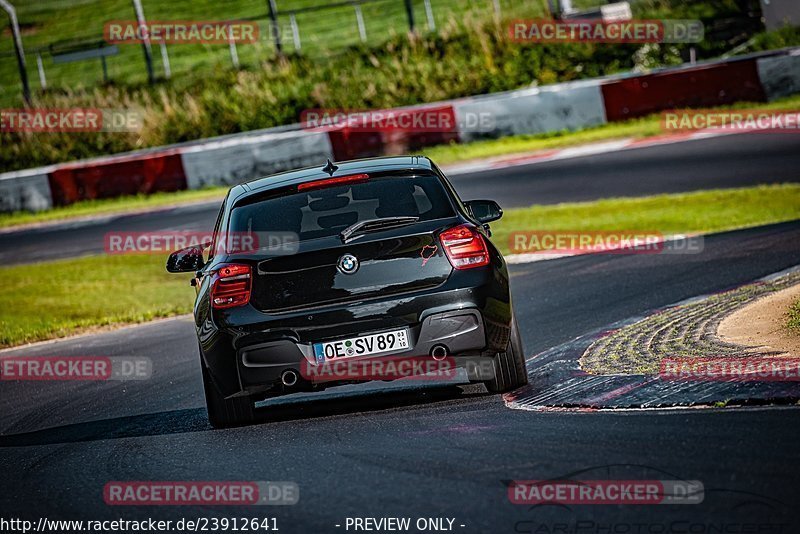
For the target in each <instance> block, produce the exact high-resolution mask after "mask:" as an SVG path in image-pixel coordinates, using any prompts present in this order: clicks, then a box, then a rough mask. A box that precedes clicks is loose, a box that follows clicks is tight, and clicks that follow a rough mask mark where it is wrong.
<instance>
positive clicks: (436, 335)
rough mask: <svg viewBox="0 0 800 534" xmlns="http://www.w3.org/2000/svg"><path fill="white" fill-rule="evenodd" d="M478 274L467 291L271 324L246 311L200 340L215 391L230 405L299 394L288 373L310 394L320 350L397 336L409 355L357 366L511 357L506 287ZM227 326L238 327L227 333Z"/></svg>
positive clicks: (443, 289)
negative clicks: (286, 381)
mask: <svg viewBox="0 0 800 534" xmlns="http://www.w3.org/2000/svg"><path fill="white" fill-rule="evenodd" d="M478 271H479V270H477V269H476V270H475V272H472V273H470V275H469V277H470V278H473V280H472V281H474V282H475V284H470V285H468V286H467V287H463V286H462V287H456V288H448V287H440V288H437V289H436V290H434V291H431V292H429V293H425V294H420V295H405V296H396V297H391V298H386V299H382V300H373V301H365V302H362V303H358V304H355V305H349V306H346V307H341V306H340V307H336V308H332V309H328V310H325V309H317V310H305V311H303V312H297V313H293V314H286V316H284V317H274V316H273V317H270V318H269V320H268V321H267V322H258V321H248V317H249V318H250V319H253V318H258V317H260V316H261V314H260V312H258V311H256V310H253V309H250V310H248V309H247V308H248V307H242V308H241V309H239V310H238V311H237V312H236V313H237V314H238V316H236V317H233V316H232V315H231V316H228V317H226V318H225V319H226V321H220V322H221V323H223V324H222V325H215V327H214V328H213V333H212V332H208V331H207V334H210V335H207V336H206V337H205V339H204V340H203V338H201V347H202V350H203V356H204V359H205V362H206V364H207V365H208V368H209V370H210V371H211V374H212V376H213V378H214V380H215V383H216V384H217V387H218V388H219V389H220V391H222V392H223V394H225V395H226V396H228V397H231V396H236V395H242V394H256V393H261V392H269V393H270V394H272V393H283V392H288V390H292V389H296V388H286V387H283V386H282V385H281V375H282V374H283V373H284V372H285V371H287V370H292V371H294V372H295V373H297V374H298V376H299V377H300V378H301V380H300V384H298V385H300V386H309V385H310V384H311V383H313V382H315V380H314V379H313V377H312V378H309V380H308V381H305V380H303V377H308V374H309V373H308V372H307V371H308V370H309V369H312V370H313V366H314V365H316V364H317V362H316V360H315V357H314V351H313V344H314V343H319V342H324V341H334V340H339V339H343V338H348V337H353V336H358V335H363V334H369V333H379V332H386V331H390V330H393V329H397V328H408V331H409V339H410V341H411V349H409V350H406V351H403V352H401V353H388V352H387V353H382V354H378V355H375V356H368V357H366V358H359V360H362V359H381V358H386V357H396V358H400V357H402V358H405V357H412V358H415V359H417V358H421V357H425V358H430V356H429V355H430V353H431V350H432V349H433V347H434V346H436V345H443V346H444V347H445V348H446V349H447V354H448V356H456V357H466V356H469V357H481V356H489V355H493V354H495V353H496V352H498V351H500V350H503V349H505V347H506V346H507V344H508V339H509V335H510V324H511V303H510V298H509V291H508V286H507V279H503V278H502V277H495V276H493V275H492V274H491V273H492V269H485V270H481V271H484V272H483V273H482V274H481V273H479V272H478ZM498 278H500V281H498ZM462 282H463V280H462ZM503 282H505V283H503ZM228 320H229V322H230V323H231V324H236V325H238V326H236V327H233V326H230V327H228V326H225V324H224V323H225V322H227V321H228ZM216 322H217V321H215V323H216ZM243 324H244V325H246V326H241V325H243ZM455 361H456V362H458V361H459V358H455ZM309 366H312V367H309ZM312 374H313V373H312ZM367 380H369V379H367ZM349 381H353V380H349ZM326 384H327V385H333V384H334V383H333V382H330V381H327V382H326Z"/></svg>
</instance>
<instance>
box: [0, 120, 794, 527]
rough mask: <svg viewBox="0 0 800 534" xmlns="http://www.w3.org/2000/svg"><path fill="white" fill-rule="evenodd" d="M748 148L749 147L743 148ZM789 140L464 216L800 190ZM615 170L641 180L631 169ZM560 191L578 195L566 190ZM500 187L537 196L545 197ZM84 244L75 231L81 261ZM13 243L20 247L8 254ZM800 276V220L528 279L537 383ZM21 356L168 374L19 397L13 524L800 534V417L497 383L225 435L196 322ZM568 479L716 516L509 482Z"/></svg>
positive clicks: (296, 413)
mask: <svg viewBox="0 0 800 534" xmlns="http://www.w3.org/2000/svg"><path fill="white" fill-rule="evenodd" d="M733 137H739V138H738V139H737V140H735V141H733V142H732V143H731V140H732V138H733ZM704 143H709V145H707V146H705V148H704V147H703V144H704ZM726 143H731V144H730V145H728V148H727V149H726V148H725V144H726ZM759 143H763V145H761V146H759ZM791 143H792V136H788V135H787V136H781V135H777V136H767V135H766V134H756V135H753V136H750V137H749V139H748V140H747V142H745V139H744V137H742V136H728V137H725V138H717V139H713V140H704V141H696V142H694V143H692V146H691V147H687V146H683V149H681V146H682V145H686V144H685V143H681V144H676V145H664V146H660V147H654V148H647V149H639V150H632V151H625V152H619V153H616V154H608V155H604V156H593V157H588V158H580V159H576V160H567V161H562V162H554V163H552V164H540V165H535V166H530V167H518V168H514V169H507V170H504V171H497V172H495V173H492V174H487V175H485V176H484V179H483V180H482V182H483V184H484V188H483V189H482V190H478V189H477V186H476V185H475V184H477V183H478V180H477V178H473V177H470V176H463V177H458V178H457V179H455V180H454V182H455V183H456V187H457V188H459V190H460V192H461V194H462V196H463V197H464V198H474V197H478V196H484V197H485V196H490V197H491V196H495V197H497V198H498V200H499V201H500V202H501V204H504V202H503V201H504V198H503V196H507V198H506V199H505V200H508V199H510V198H512V197H513V198H516V199H517V201H518V202H517V203H513V202H512V203H507V202H506V203H505V205H519V203H520V202H522V204H531V203H540V202H556V201H563V200H587V199H589V198H599V197H606V196H618V195H625V196H630V195H644V194H651V193H654V192H671V191H684V190H695V189H702V188H707V187H726V186H731V187H732V186H740V185H747V184H755V183H769V182H781V181H796V180H797V178H798V176H800V175H798V172H797V168H798V165H797V164H798V162H800V152H799V151H797V150H796V141H794V143H795V145H792V144H791ZM714 147H716V148H715V149H713V150H712V148H714ZM793 147H794V148H793ZM695 150H697V153H696V154H695ZM701 153H704V154H705V156H706V158H711V160H710V161H709V163H708V166H707V167H703V166H702V164H701V163H699V162H697V161H695V162H694V163H691V162H692V161H694V160H693V158H695V157H699V156H697V154H701ZM759 153H763V154H764V157H763V161H762V162H761V165H762V166H761V167H759V165H758V164H757V162H756V160H755V158H758V157H759V156H758V154H759ZM683 154H685V156H684V155H683ZM726 154H727V155H726ZM680 157H685V158H687V159H688V161H689V162H688V163H687V162H680V161H677V160H678V159H679V158H680ZM714 158H716V159H714ZM583 160H587V161H583ZM605 160H612V161H613V160H616V161H617V162H618V163H622V165H619V167H618V168H616V169H614V168H613V166H612V165H611V164H610V163H609V162H607V161H606V162H605V164H603V162H604V161H605ZM748 161H752V165H750V164H749V163H748V164H746V163H747V162H748ZM580 165H583V166H584V169H585V172H584V173H583V174H581V173H580V172H579V170H578V167H579V166H580ZM698 166H699V167H698ZM726 171H727V179H723V176H724V175H725V174H726ZM559 172H560V173H561V174H560V175H559V174H558V173H559ZM515 173H516V174H515ZM687 173H693V174H691V176H694V177H696V179H695V180H694V181H693V180H691V179H689V176H690V175H687ZM559 180H561V181H563V184H562V185H563V187H562V189H561V191H562V195H561V196H558V195H556V193H555V192H554V189H553V188H554V187H556V182H558V181H559ZM498 181H503V183H507V184H512V183H518V187H524V188H525V191H526V192H525V195H526V196H524V197H523V196H522V193H521V192H520V191H516V192H514V191H513V190H509V188H510V186H509V187H505V186H504V187H500V186H498V185H497V184H498ZM462 185H463V188H462ZM471 189H472V190H471ZM494 192H498V193H500V194H493V193H494ZM213 211H214V210H211V209H208V210H206V211H202V210H198V211H192V212H190V213H188V214H187V213H184V212H183V211H180V212H179V213H178V214H177V215H176V218H175V219H174V220H173V221H171V222H170V223H169V224H175V225H179V224H195V223H200V221H208V219H211V218H213V213H212V212H213ZM134 220H137V219H136V218H134ZM139 220H141V219H139ZM122 222H124V220H121V219H116V222H114V223H113V224H115V225H116V224H120V223H122ZM159 222H160V223H162V224H163V223H164V222H165V219H163V218H161V220H160V221H159ZM106 224H112V222H108V223H106ZM208 224H210V221H209V222H208ZM84 228H94V227H84ZM117 229H119V230H125V231H135V230H136V229H139V228H131V227H124V228H117ZM97 231H99V232H100V235H102V234H103V230H102V225H100V229H98V228H94V229H93V230H91V231H89V230H86V233H85V234H84V235H83V236H82V237H76V238H75V239H77V241H75V245H76V246H77V247H78V250H80V251H83V252H84V253H89V252H97V251H96V250H94V249H92V246H90V242H91V241H92V239H93V238H92V235H94V234H93V232H97ZM105 231H107V230H105ZM71 233H72V232H68V231H64V233H63V234H60V235H62V236H63V241H64V243H65V245H64V246H65V247H66V243H69V242H70V240H71V238H69V237H68V236H69V235H71ZM10 235H13V234H7V235H5V236H3V237H2V239H3V240H5V241H4V242H3V243H2V244H0V247H1V248H2V250H3V251H4V254H8V253H9V249H8V247H9V246H10V243H9V241H8V239H9V236H10ZM80 235H81V234H80V233H79V236H80ZM40 237H41V239H44V240H45V241H46V242H48V243H52V242H53V241H52V240H53V239H54V236H53V235H52V234H51V235H44V234H43V235H41V236H40ZM47 240H49V241H47ZM64 250H71V249H68V248H65V249H64ZM62 253H63V251H62ZM15 256H17V254H15ZM26 257H27V258H28V260H25V261H33V260H35V259H38V258H32V257H31V256H30V254H29V255H28V256H26ZM798 264H800V222H791V223H783V224H776V225H770V226H766V227H761V228H755V229H748V230H740V231H735V232H728V233H725V234H718V235H714V236H710V237H708V238H706V240H705V248H704V250H703V252H702V253H699V254H691V255H627V256H622V255H590V256H583V257H572V258H564V259H560V260H552V261H544V262H537V263H531V264H522V265H514V266H511V272H512V290H513V296H514V304H515V308H516V312H517V316H518V320H519V324H520V326H521V328H522V334H523V339H524V342H525V353H526V355H527V356H528V367H529V368H530V369H532V368H534V367H535V366H536V365H537V360H536V354H538V353H540V352H542V351H544V350H546V349H548V348H550V347H553V346H556V345H558V344H561V343H566V342H569V341H570V340H573V339H575V338H576V337H578V336H581V335H582V334H585V333H586V332H588V331H591V330H595V329H598V328H602V327H603V326H604V325H608V324H611V323H614V322H616V321H620V320H624V319H626V318H629V317H633V316H639V315H644V314H646V313H647V312H648V311H650V310H654V309H656V308H659V307H662V306H665V305H668V304H671V303H674V302H677V301H680V300H683V299H686V298H689V297H692V296H695V295H701V294H707V293H712V292H716V291H722V290H725V289H728V288H731V287H735V286H737V285H740V284H744V283H747V282H750V281H752V280H755V279H757V278H759V277H762V276H765V275H768V274H771V273H775V272H778V271H781V270H784V269H787V268H790V267H792V266H795V265H798ZM187 291H191V289H190V288H189V287H188V285H187ZM12 354H13V355H30V356H46V355H48V356H49V355H67V356H69V355H98V356H146V357H149V358H150V359H151V360H152V362H153V369H154V373H153V377H152V379H150V380H146V381H140V382H135V381H128V382H9V383H4V384H2V392H3V393H2V395H0V451H1V452H2V455H0V458H2V459H1V460H0V469H2V476H0V509H2V510H3V512H4V514H3V515H4V516H6V517H8V516H11V517H23V518H27V519H32V520H36V519H37V518H39V517H41V516H46V517H47V518H48V519H84V520H88V519H93V520H100V519H115V518H120V517H122V518H126V519H134V518H139V519H142V518H148V517H151V518H162V519H172V520H175V519H179V518H181V517H184V518H198V517H233V516H246V517H274V518H276V520H277V524H278V527H279V530H280V531H281V532H284V533H292V532H348V531H349V532H353V531H354V530H353V529H352V528H350V529H349V530H348V529H346V525H347V520H348V518H351V519H352V518H356V517H359V518H363V517H410V518H411V519H412V524H413V522H414V521H416V520H417V519H418V518H450V519H453V523H452V527H451V529H452V531H455V532H465V533H467V532H486V533H505V532H508V533H514V532H537V533H550V532H553V533H555V532H576V533H596V534H609V533H617V532H619V533H635V532H641V533H651V532H652V533H665V532H684V533H689V532H691V533H705V532H709V533H711V532H725V533H740V532H741V533H745V532H787V533H792V532H798V531H800V519H799V518H798V517H797V508H798V503H800V487H798V484H797V481H798V480H800V466H798V462H797V440H798V438H799V437H800V430H799V429H800V411H799V410H798V409H797V408H796V407H793V406H789V407H785V406H762V407H750V408H725V409H717V408H709V409H676V410H647V411H645V410H630V411H617V412H613V411H599V412H597V411H595V412H582V411H524V410H514V409H510V408H508V407H506V405H505V403H504V402H503V399H502V398H501V397H499V396H490V395H487V394H486V393H484V392H483V390H482V388H481V387H478V386H465V387H461V386H454V385H449V386H443V387H440V386H436V385H430V384H429V385H420V383H416V384H405V383H393V384H391V385H388V386H387V385H381V384H379V385H373V384H367V385H363V386H347V387H342V388H332V389H330V390H328V391H326V392H324V393H321V394H317V395H315V396H313V397H310V396H300V395H298V396H294V397H292V396H290V397H285V398H283V399H280V400H275V401H270V402H268V403H266V404H265V405H263V406H262V407H261V410H260V411H261V419H260V422H259V424H256V425H254V426H250V427H246V428H237V429H229V430H212V429H211V428H210V426H209V425H208V422H207V420H206V414H205V407H204V403H203V392H202V384H201V378H200V367H199V360H198V354H197V349H196V339H195V334H194V327H193V325H192V323H191V321H190V320H189V319H188V318H176V319H171V320H165V321H160V322H155V323H150V324H146V325H142V326H137V327H130V328H124V329H120V330H116V331H112V332H103V333H98V334H95V335H91V336H84V337H79V338H73V339H67V340H61V341H56V342H52V343H45V344H39V345H36V346H31V347H23V348H19V349H14V350H12V351H4V352H3V353H0V356H6V355H12ZM533 386H534V387H535V386H536V384H535V383H534V384H533ZM570 477H572V478H583V479H595V480H597V479H642V478H644V479H651V480H652V479H678V480H692V481H700V482H701V483H702V484H703V487H704V498H703V501H702V502H701V503H699V504H681V505H677V504H671V505H649V506H648V505H636V506H631V505H627V506H626V505H570V506H567V505H559V506H552V505H551V506H530V505H518V504H512V503H511V502H510V501H509V498H508V494H507V484H508V482H509V481H512V480H545V479H554V478H570ZM135 480H151V481H156V480H163V481H167V480H208V481H211V480H249V481H293V482H296V483H297V484H298V486H299V488H300V500H299V502H298V503H297V504H295V505H292V506H264V507H257V506H255V507H247V508H231V507H221V506H217V507H203V508H199V507H171V506H134V507H130V506H126V507H114V506H108V505H106V504H105V502H104V500H103V487H104V485H105V484H106V483H107V482H109V481H135ZM337 525H338V526H337ZM444 525H449V523H448V522H447V521H445V522H444ZM411 531H412V532H413V531H416V530H411Z"/></svg>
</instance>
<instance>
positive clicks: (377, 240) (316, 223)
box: [231, 172, 459, 313]
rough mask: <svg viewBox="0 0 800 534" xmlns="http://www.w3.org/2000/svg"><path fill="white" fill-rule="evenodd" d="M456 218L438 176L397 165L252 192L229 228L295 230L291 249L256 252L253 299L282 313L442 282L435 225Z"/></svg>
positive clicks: (444, 266)
mask: <svg viewBox="0 0 800 534" xmlns="http://www.w3.org/2000/svg"><path fill="white" fill-rule="evenodd" d="M334 180H335V181H334ZM317 184H319V186H317ZM458 222H459V218H458V217H457V216H456V213H455V210H454V207H453V202H452V200H451V198H450V196H449V194H448V193H447V191H446V189H445V187H444V185H443V184H442V182H441V180H440V179H439V178H438V176H436V175H434V174H422V175H419V174H412V173H408V174H406V175H398V174H397V173H396V172H395V173H393V174H391V175H387V176H372V175H370V176H367V175H363V174H362V175H354V176H353V180H351V181H348V177H347V176H345V177H334V178H333V179H322V180H318V181H314V182H306V183H304V184H300V185H298V186H293V188H291V189H288V190H282V191H277V192H275V191H273V192H269V194H267V195H265V196H264V197H263V198H259V197H255V198H252V199H248V200H247V202H246V203H245V204H243V205H241V206H236V207H234V209H233V212H232V215H231V230H232V231H234V232H253V233H257V234H259V235H261V236H264V235H274V234H280V235H283V236H285V235H293V236H295V237H294V239H295V242H294V246H293V247H289V249H291V253H287V254H284V255H274V256H264V257H259V258H256V265H255V268H254V270H253V271H254V276H253V285H252V294H251V298H250V303H251V304H252V305H253V306H254V307H255V308H257V309H259V310H262V311H264V312H271V313H275V312H281V311H290V310H296V309H302V308H309V307H319V306H325V305H330V304H332V303H340V302H352V301H357V300H364V299H371V298H378V297H386V296H392V295H402V294H404V293H410V292H415V291H419V290H425V289H428V288H433V287H436V286H438V285H440V284H442V283H444V282H445V281H446V280H447V278H448V276H449V275H450V273H451V272H452V266H451V264H450V262H449V260H448V258H447V256H446V254H445V253H444V251H443V250H441V246H440V244H439V242H438V233H439V232H440V231H441V230H444V229H446V228H449V227H451V226H453V225H454V224H457V223H458ZM252 259H253V258H251V260H252Z"/></svg>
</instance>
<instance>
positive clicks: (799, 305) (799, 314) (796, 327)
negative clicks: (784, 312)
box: [786, 300, 800, 334]
mask: <svg viewBox="0 0 800 534" xmlns="http://www.w3.org/2000/svg"><path fill="white" fill-rule="evenodd" d="M788 315H789V319H788V320H787V321H786V326H787V327H789V330H790V331H792V332H794V333H795V334H800V300H796V301H795V302H794V304H792V305H791V306H790V307H789V312H788Z"/></svg>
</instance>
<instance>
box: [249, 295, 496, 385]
mask: <svg viewBox="0 0 800 534" xmlns="http://www.w3.org/2000/svg"><path fill="white" fill-rule="evenodd" d="M366 333H369V332H366ZM409 338H410V341H411V346H412V348H411V349H408V350H405V351H403V352H399V353H383V354H377V355H374V356H366V357H363V358H359V360H372V359H381V358H387V357H388V358H392V357H398V358H405V357H412V358H418V357H425V358H428V357H430V356H429V355H430V353H431V351H432V350H433V348H434V347H435V346H442V347H443V348H444V349H445V352H446V354H448V355H455V354H459V355H467V354H470V355H479V354H480V353H481V352H482V351H483V349H485V348H486V332H485V328H484V323H483V318H482V317H481V314H480V312H479V311H478V310H476V309H474V308H473V309H465V310H453V311H450V312H443V313H435V314H430V315H428V316H426V317H425V318H424V319H423V321H422V322H421V323H420V324H418V325H417V326H413V327H409ZM237 365H238V366H239V376H240V379H241V382H242V384H241V385H242V388H243V389H245V390H253V389H255V390H258V389H261V388H262V386H265V385H274V386H277V385H278V383H279V382H280V378H281V375H282V374H283V373H284V372H285V371H294V372H295V373H296V374H297V375H296V376H299V377H300V378H301V381H308V382H312V383H313V382H317V381H318V380H316V378H315V372H314V369H315V368H317V367H319V365H320V362H318V361H317V360H316V358H315V356H314V351H313V344H312V343H298V342H296V341H295V340H293V339H281V340H276V341H271V342H267V343H262V344H258V345H251V346H247V347H244V348H242V349H241V350H239V351H238V354H237ZM323 365H324V364H323ZM348 378H349V379H352V380H358V379H359V377H358V376H350V377H347V376H342V377H341V379H342V380H347V379H348ZM319 382H325V383H328V384H330V383H331V381H330V380H329V379H328V378H324V380H319Z"/></svg>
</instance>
